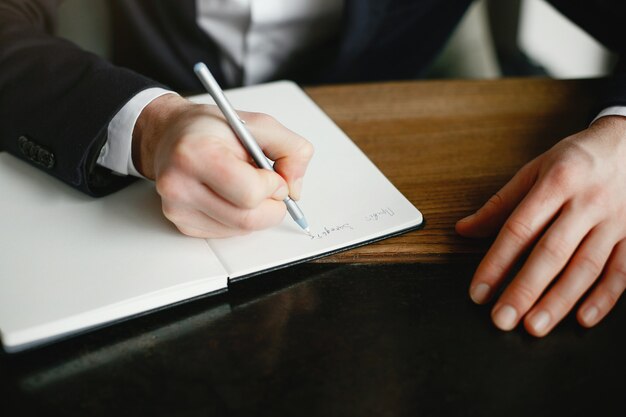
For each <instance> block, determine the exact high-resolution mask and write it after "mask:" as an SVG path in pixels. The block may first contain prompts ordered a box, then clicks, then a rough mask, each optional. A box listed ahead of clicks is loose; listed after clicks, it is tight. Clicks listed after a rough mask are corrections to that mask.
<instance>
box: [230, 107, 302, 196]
mask: <svg viewBox="0 0 626 417" xmlns="http://www.w3.org/2000/svg"><path fill="white" fill-rule="evenodd" d="M241 117H242V119H244V120H246V123H247V126H248V128H249V129H250V132H251V133H252V134H253V135H254V137H255V138H256V140H257V142H258V144H259V146H260V147H261V149H263V152H264V153H265V155H266V156H267V157H268V158H269V159H271V160H273V161H274V170H275V171H276V172H277V173H278V174H280V175H281V176H282V177H283V178H284V179H285V181H287V184H288V186H289V190H290V195H291V197H292V198H294V199H296V200H297V199H298V198H299V197H300V189H301V188H302V179H303V177H304V174H305V172H306V169H307V167H308V165H309V162H310V161H311V158H312V157H313V152H314V149H313V145H311V143H310V142H309V141H307V140H306V139H304V138H303V137H302V136H300V135H298V134H297V133H295V132H293V131H292V130H289V129H287V128H286V127H285V126H283V125H282V124H280V123H279V122H278V121H277V120H276V119H274V118H273V117H271V116H269V115H266V114H262V113H243V112H242V113H241Z"/></svg>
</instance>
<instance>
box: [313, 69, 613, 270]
mask: <svg viewBox="0 0 626 417" xmlns="http://www.w3.org/2000/svg"><path fill="white" fill-rule="evenodd" d="M602 86H603V81H602V80H567V81H564V80H552V79H545V78H527V79H500V80H460V81H449V80H445V81H443V80H442V81H412V82H393V83H382V84H380V83H377V84H358V85H339V86H322V87H311V88H307V89H306V91H307V93H308V94H309V95H310V96H311V97H312V98H313V100H315V102H316V103H318V104H319V105H320V106H321V107H322V108H323V109H324V110H325V111H326V112H327V113H328V115H329V116H330V117H331V118H332V119H333V120H334V121H335V122H336V123H337V124H338V125H339V127H341V128H342V129H343V130H344V131H345V132H346V133H347V134H348V136H349V137H350V138H352V140H353V141H354V142H355V143H356V144H357V145H358V146H359V147H360V148H361V149H362V150H363V151H364V152H365V153H366V154H367V155H368V156H369V158H370V159H371V160H372V161H373V162H374V163H375V164H376V165H377V166H378V167H379V168H380V169H381V170H382V172H383V173H384V174H385V175H386V176H387V177H388V178H389V179H390V180H391V182H393V183H394V184H395V186H396V187H397V188H398V189H399V190H400V191H401V192H402V193H403V194H404V195H405V196H406V197H407V198H408V199H409V200H410V201H411V202H412V203H413V204H415V206H416V207H417V208H419V209H420V210H421V211H422V213H423V214H424V218H425V220H426V224H425V227H424V228H423V229H421V230H417V231H413V232H410V233H407V234H404V235H402V236H398V237H395V238H389V239H386V240H384V241H381V242H377V243H374V244H371V245H367V246H363V247H360V248H356V249H353V250H350V251H347V252H343V253H339V254H336V255H334V256H330V257H326V258H323V259H321V260H319V261H318V262H357V263H361V262H370V263H384V262H448V261H451V260H460V259H463V258H476V257H478V256H480V255H481V254H483V253H484V252H485V251H486V249H487V248H488V247H489V244H490V242H491V241H492V239H482V240H472V239H466V238H462V237H460V236H458V235H457V234H456V233H455V231H454V224H455V222H456V221H457V220H458V219H460V218H462V217H464V216H466V215H468V214H471V213H472V212H473V211H474V210H476V209H478V208H479V207H480V206H481V205H482V204H483V203H484V202H485V201H486V200H487V199H488V198H489V197H490V196H491V195H492V194H493V193H495V192H496V191H498V189H499V188H500V187H501V186H503V185H504V184H505V183H506V182H507V181H508V180H509V179H510V178H511V177H512V176H513V175H514V174H515V172H516V171H517V170H518V169H519V168H521V167H522V166H523V165H524V164H525V163H526V162H528V161H530V160H531V159H533V158H534V157H536V156H537V155H539V154H541V153H542V152H543V151H545V150H547V149H548V148H550V147H551V146H552V145H554V144H555V143H556V142H558V141H559V140H561V139H563V138H564V137H566V136H568V135H570V134H572V133H574V132H576V131H579V130H581V129H583V128H584V127H585V126H586V125H587V124H588V123H589V121H590V120H591V118H592V115H593V110H594V103H595V100H596V97H597V96H598V95H599V91H600V89H601V88H602ZM364 186H366V185H364ZM305 187H306V178H305Z"/></svg>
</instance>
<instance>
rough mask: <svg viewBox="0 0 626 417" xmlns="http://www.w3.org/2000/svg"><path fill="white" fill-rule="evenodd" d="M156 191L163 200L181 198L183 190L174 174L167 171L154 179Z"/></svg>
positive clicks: (179, 199)
mask: <svg viewBox="0 0 626 417" xmlns="http://www.w3.org/2000/svg"><path fill="white" fill-rule="evenodd" d="M156 191H157V193H158V194H159V195H160V196H161V199H163V200H165V201H181V200H183V195H184V190H183V187H181V185H180V181H179V180H178V178H177V176H176V175H173V174H171V173H169V172H166V173H165V174H163V175H161V176H159V177H158V178H157V180H156Z"/></svg>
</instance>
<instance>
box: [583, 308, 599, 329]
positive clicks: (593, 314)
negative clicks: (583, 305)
mask: <svg viewBox="0 0 626 417" xmlns="http://www.w3.org/2000/svg"><path fill="white" fill-rule="evenodd" d="M599 313H600V312H599V311H598V309H597V307H594V306H592V307H589V308H587V309H586V310H585V311H584V312H583V321H584V322H585V324H587V325H589V326H591V325H592V324H595V321H596V319H597V317H598V314H599Z"/></svg>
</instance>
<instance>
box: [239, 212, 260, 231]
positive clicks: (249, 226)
mask: <svg viewBox="0 0 626 417" xmlns="http://www.w3.org/2000/svg"><path fill="white" fill-rule="evenodd" d="M258 224H259V221H258V219H257V217H256V216H255V211H254V210H244V211H242V212H241V213H240V214H239V216H237V219H236V220H235V226H236V227H237V229H239V230H243V231H247V232H250V231H253V230H257V229H258Z"/></svg>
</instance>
